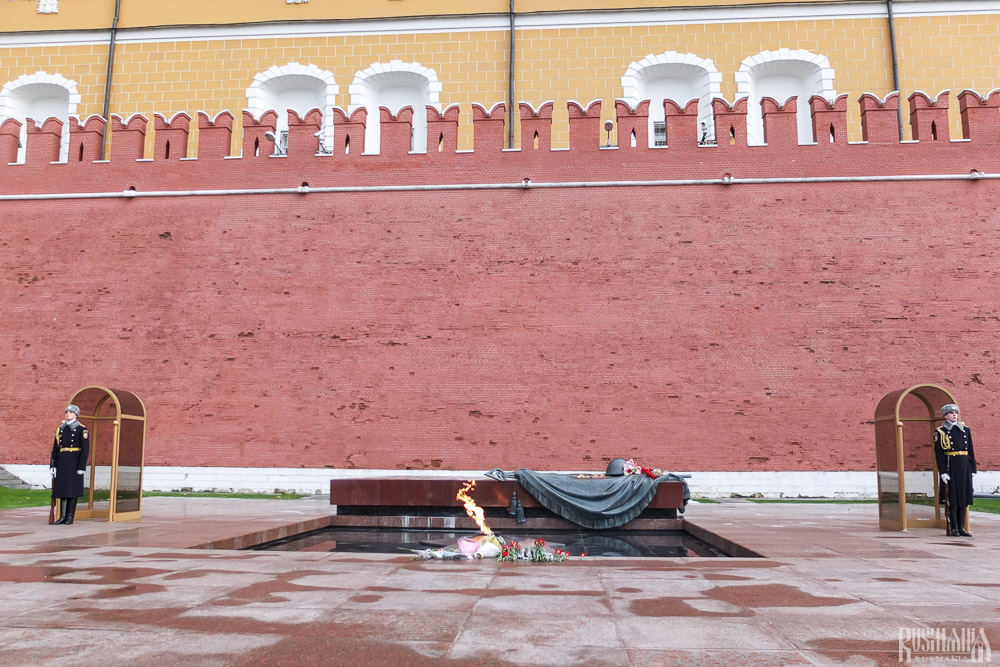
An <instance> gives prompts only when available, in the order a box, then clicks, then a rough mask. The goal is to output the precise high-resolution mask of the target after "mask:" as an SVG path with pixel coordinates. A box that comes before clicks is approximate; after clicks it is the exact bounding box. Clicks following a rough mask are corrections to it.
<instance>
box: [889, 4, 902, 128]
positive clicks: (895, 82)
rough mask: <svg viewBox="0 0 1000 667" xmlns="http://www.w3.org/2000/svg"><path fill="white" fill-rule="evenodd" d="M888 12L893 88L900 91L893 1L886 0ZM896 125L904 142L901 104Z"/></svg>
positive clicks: (897, 108)
mask: <svg viewBox="0 0 1000 667" xmlns="http://www.w3.org/2000/svg"><path fill="white" fill-rule="evenodd" d="M885 6H886V10H887V12H888V15H889V48H890V49H891V50H892V87H893V88H894V89H895V90H896V91H897V92H900V94H902V93H901V91H900V90H899V59H898V58H897V57H896V21H895V18H894V17H893V14H892V0H885ZM896 124H897V125H898V126H899V140H900V141H902V140H903V109H902V106H901V105H900V104H897V105H896Z"/></svg>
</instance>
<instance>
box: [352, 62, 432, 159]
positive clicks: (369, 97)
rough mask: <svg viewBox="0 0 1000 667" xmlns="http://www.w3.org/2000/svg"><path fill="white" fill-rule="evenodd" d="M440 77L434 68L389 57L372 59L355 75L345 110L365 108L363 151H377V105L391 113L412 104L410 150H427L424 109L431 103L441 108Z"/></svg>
mask: <svg viewBox="0 0 1000 667" xmlns="http://www.w3.org/2000/svg"><path fill="white" fill-rule="evenodd" d="M441 88H442V85H441V81H440V80H438V76H437V72H435V71H434V70H432V69H430V68H429V67H424V66H423V65H421V64H420V63H407V62H403V61H402V60H390V61H389V62H388V63H375V64H374V65H372V66H371V67H368V68H367V69H364V70H361V71H360V72H358V73H357V74H355V75H354V81H352V82H351V86H350V88H348V91H349V92H350V94H351V105H350V108H349V109H348V113H354V111H355V110H357V109H360V108H362V107H364V108H366V109H368V123H367V126H366V128H365V152H366V153H378V152H379V151H380V148H381V143H382V141H381V140H382V132H381V130H382V128H381V122H380V119H379V107H386V108H388V109H390V110H391V111H392V112H393V113H396V112H398V111H399V110H400V109H402V108H403V107H405V106H412V107H413V137H412V140H411V142H410V151H412V152H414V153H425V152H427V112H426V109H425V107H426V106H427V105H430V106H432V107H434V108H435V109H437V110H438V111H440V110H441Z"/></svg>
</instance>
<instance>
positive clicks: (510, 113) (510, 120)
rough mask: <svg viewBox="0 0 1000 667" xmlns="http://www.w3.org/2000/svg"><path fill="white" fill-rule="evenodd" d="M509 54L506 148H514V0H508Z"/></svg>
mask: <svg viewBox="0 0 1000 667" xmlns="http://www.w3.org/2000/svg"><path fill="white" fill-rule="evenodd" d="M508 16H509V18H510V55H509V56H508V57H507V61H508V63H509V65H510V71H509V72H508V75H507V148H514V0H510V10H509V11H508Z"/></svg>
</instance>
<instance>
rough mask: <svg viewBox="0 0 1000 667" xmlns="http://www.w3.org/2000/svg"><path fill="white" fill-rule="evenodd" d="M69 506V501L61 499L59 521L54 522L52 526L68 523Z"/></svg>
mask: <svg viewBox="0 0 1000 667" xmlns="http://www.w3.org/2000/svg"><path fill="white" fill-rule="evenodd" d="M68 504H69V501H68V500H66V499H65V498H59V520H58V521H54V522H52V525H56V524H60V523H66V516H67V514H66V505H68Z"/></svg>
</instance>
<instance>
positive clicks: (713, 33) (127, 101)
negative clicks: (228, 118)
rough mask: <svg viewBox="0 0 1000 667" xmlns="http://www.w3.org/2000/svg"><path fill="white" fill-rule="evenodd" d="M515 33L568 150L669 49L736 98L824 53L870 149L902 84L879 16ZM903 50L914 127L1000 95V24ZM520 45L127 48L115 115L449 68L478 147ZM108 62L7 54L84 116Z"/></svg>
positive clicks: (433, 38)
mask: <svg viewBox="0 0 1000 667" xmlns="http://www.w3.org/2000/svg"><path fill="white" fill-rule="evenodd" d="M516 37H517V50H516V75H515V79H516V88H517V93H516V97H517V99H518V100H520V101H525V102H529V103H531V104H533V105H534V106H536V107H537V106H538V105H540V104H541V103H543V102H545V101H548V100H553V101H555V112H554V128H553V147H556V148H564V147H566V146H568V142H569V134H568V123H567V112H566V101H567V100H575V101H578V102H580V103H583V104H586V103H589V102H590V101H591V100H594V99H602V100H603V101H604V109H603V112H602V115H603V116H604V118H605V119H608V118H612V116H613V113H614V111H613V100H614V99H615V98H616V97H619V96H620V95H621V94H622V89H621V77H622V74H624V72H625V70H626V68H627V67H628V65H629V64H630V63H632V62H634V61H638V60H641V59H642V58H644V57H646V56H647V55H650V54H658V53H663V52H665V51H678V52H682V53H684V52H689V53H693V54H695V55H697V56H699V57H705V58H710V59H711V60H713V61H714V63H715V66H716V68H717V69H718V70H719V71H720V72H721V73H722V75H723V77H722V94H723V96H725V97H726V98H727V99H728V100H732V99H734V98H735V96H736V93H737V91H736V83H735V79H734V76H733V75H734V74H735V72H736V71H737V70H738V69H739V67H740V64H741V62H742V61H743V59H744V58H746V57H748V56H751V55H754V54H757V53H760V52H761V51H765V50H777V49H779V48H783V47H784V48H789V49H802V50H806V51H811V52H813V53H817V54H822V55H824V56H826V57H827V58H829V60H830V64H831V66H832V67H833V69H834V71H835V80H834V85H835V88H836V90H837V92H838V93H848V95H849V99H850V100H851V103H850V104H849V105H848V108H849V109H850V113H849V121H850V122H851V129H852V132H851V139H852V140H860V115H859V113H858V111H857V108H856V107H857V105H856V103H855V101H856V100H857V98H858V97H859V96H860V95H861V94H862V93H865V92H873V93H875V94H878V95H879V96H884V95H885V94H886V93H887V92H889V91H890V90H891V89H892V74H891V59H890V50H889V38H888V28H887V26H886V23H885V21H884V20H880V19H878V20H877V19H849V20H848V19H845V20H822V21H811V20H810V21H785V22H780V21H773V22H753V23H749V22H748V23H730V24H698V25H669V26H667V25H657V26H631V27H627V26H626V27H609V28H597V27H591V28H564V29H557V28H553V29H532V30H518V31H517V33H516ZM123 38H127V33H123ZM897 44H898V52H899V60H900V77H901V87H902V89H903V95H904V100H903V104H904V113H903V116H904V122H905V120H906V118H907V116H908V114H907V109H906V107H905V95H907V94H909V93H910V92H912V91H914V90H922V91H924V92H926V93H928V94H930V95H935V94H937V93H938V92H939V91H940V90H942V89H951V90H952V91H953V98H952V123H951V125H952V136H953V137H958V136H960V133H961V124H960V122H959V120H958V109H957V107H958V104H957V100H956V99H955V95H957V93H958V92H959V91H960V90H962V89H963V88H971V89H973V90H977V91H979V92H981V93H985V92H987V91H989V90H991V89H993V88H995V87H998V86H1000V50H998V49H997V46H996V45H997V44H1000V17H997V16H964V15H963V16H959V15H956V16H943V17H925V18H919V19H901V20H898V21H897ZM507 50H508V35H507V32H506V31H502V30H496V31H477V32H448V33H424V34H414V33H399V34H383V35H356V36H328V37H303V38H266V39H263V38H262V39H224V40H203V41H179V42H171V41H161V42H148V43H127V42H126V43H123V44H119V45H118V48H117V51H116V61H115V75H114V86H113V90H112V104H111V111H112V113H117V114H119V115H122V116H128V115H130V114H133V113H143V114H145V115H146V116H147V117H149V118H152V114H153V112H159V113H162V114H164V115H165V116H167V117H170V116H172V115H173V114H175V113H177V112H180V111H185V112H187V113H188V114H190V115H191V116H192V117H193V118H196V113H197V112H198V111H205V112H207V113H209V114H210V115H214V114H216V113H217V112H219V111H223V110H231V111H234V112H237V113H236V115H237V117H239V114H238V111H239V110H241V109H243V108H244V107H245V106H246V103H247V101H246V89H247V87H248V86H249V85H250V84H251V83H252V81H253V77H254V75H256V74H257V73H259V72H263V71H265V70H267V69H269V68H270V67H273V66H275V65H284V64H286V63H289V62H299V63H302V64H309V65H315V66H316V67H319V68H321V69H325V70H329V71H330V72H331V73H332V74H333V76H334V79H335V81H336V82H337V84H338V85H339V87H340V92H339V95H338V97H337V104H338V105H339V106H341V107H344V108H346V107H347V106H348V105H349V103H350V96H349V93H348V88H349V86H350V84H351V82H352V80H353V78H354V75H355V74H356V73H357V72H359V71H361V70H363V69H365V68H367V67H369V66H371V65H372V64H374V63H375V62H379V61H383V62H385V61H388V60H392V59H397V60H403V61H406V62H417V63H420V64H421V65H423V66H425V67H429V68H431V69H433V70H434V71H435V72H437V75H438V78H439V79H440V81H441V82H442V85H443V89H442V92H441V103H442V104H443V105H449V104H455V103H457V104H460V105H461V108H462V114H461V123H462V127H461V130H460V144H459V146H460V148H462V149H469V148H471V147H472V130H471V104H472V103H474V102H476V103H480V104H483V105H484V106H486V107H487V108H489V107H490V106H491V105H492V104H494V103H497V102H502V101H504V100H505V99H506V97H507V67H508V66H507ZM106 58H107V45H106V44H94V45H85V46H58V47H57V46H48V47H35V48H26V47H18V48H7V49H2V48H0V84H2V83H3V82H6V81H9V80H13V79H16V78H17V77H19V76H21V75H22V74H31V73H34V72H37V71H39V70H43V71H47V72H49V73H50V74H61V75H63V76H65V77H67V78H69V79H73V80H75V81H76V82H77V83H78V85H79V92H80V94H81V96H82V98H83V99H82V102H81V104H80V107H79V110H78V112H79V114H80V115H81V116H82V117H85V116H87V115H90V114H95V113H100V112H101V110H102V106H103V96H104V73H105V69H106V66H107V60H106ZM515 117H517V114H516V113H515ZM194 125H196V123H194ZM518 125H519V122H515V130H517V129H518V128H517V126H518ZM149 140H150V142H151V141H152V136H150V137H149Z"/></svg>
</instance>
